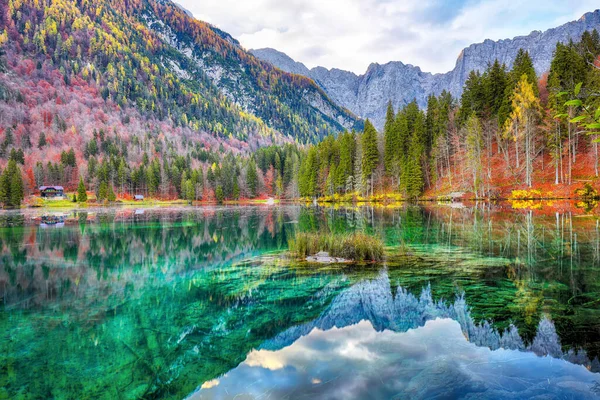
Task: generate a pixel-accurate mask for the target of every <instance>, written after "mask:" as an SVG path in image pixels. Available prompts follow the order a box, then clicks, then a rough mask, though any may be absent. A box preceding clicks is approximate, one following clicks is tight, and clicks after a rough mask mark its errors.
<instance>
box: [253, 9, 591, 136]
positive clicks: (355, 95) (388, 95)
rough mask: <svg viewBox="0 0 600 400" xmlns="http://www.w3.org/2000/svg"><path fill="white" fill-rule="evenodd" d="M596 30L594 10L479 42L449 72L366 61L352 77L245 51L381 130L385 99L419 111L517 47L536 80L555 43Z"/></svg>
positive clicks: (266, 51)
mask: <svg viewBox="0 0 600 400" xmlns="http://www.w3.org/2000/svg"><path fill="white" fill-rule="evenodd" d="M597 28H600V9H597V10H595V11H592V12H588V13H585V14H584V15H583V16H582V17H581V18H579V19H578V20H576V21H570V22H567V23H565V24H563V25H560V26H558V27H554V28H550V29H547V30H545V31H538V30H535V31H532V32H531V33H529V34H528V35H522V36H515V37H514V38H512V39H511V38H507V39H500V40H497V41H494V40H491V39H485V40H484V41H482V42H480V43H473V44H471V45H469V46H467V47H465V48H464V49H462V50H461V52H460V53H459V55H458V57H457V59H456V64H455V66H454V68H453V69H452V70H450V71H448V72H445V73H435V74H434V73H430V72H424V71H422V70H421V68H420V67H419V66H413V65H411V64H405V63H403V62H402V61H389V62H387V63H385V64H379V63H371V64H370V65H369V66H368V68H367V70H366V71H365V73H364V74H361V75H357V74H355V73H354V72H351V71H344V70H341V69H337V68H331V69H327V68H325V67H319V66H318V67H314V68H311V69H309V68H307V67H306V66H305V65H304V64H302V63H301V62H297V61H295V60H294V59H292V58H291V57H289V56H287V55H286V54H285V53H283V52H280V51H278V50H275V49H270V48H263V49H250V50H248V51H249V52H250V53H252V54H254V55H255V56H256V57H258V58H261V59H263V60H264V61H267V62H270V63H271V64H273V65H274V66H276V67H278V68H280V69H282V70H284V71H287V72H291V73H297V74H298V73H299V74H301V75H304V76H307V77H309V78H311V79H313V80H314V81H315V83H317V84H318V85H319V86H321V87H322V88H323V89H324V90H325V92H326V93H327V94H328V95H329V96H330V97H331V98H332V99H333V100H334V101H336V102H338V103H339V104H340V105H341V106H343V107H345V108H347V109H349V110H350V111H352V112H353V113H354V114H356V115H358V116H359V117H362V118H365V119H366V118H369V119H370V120H371V121H372V122H373V123H374V124H375V126H376V127H377V128H378V129H381V128H382V127H383V122H384V119H385V109H386V103H387V102H388V101H392V105H393V106H394V108H395V109H396V110H398V109H399V108H401V107H403V106H404V105H406V104H407V103H409V102H410V101H412V100H413V99H416V100H417V102H418V104H419V106H420V107H422V108H425V106H426V103H427V97H428V96H429V95H430V94H435V95H439V94H440V93H441V92H442V91H443V90H446V91H448V92H450V93H451V94H452V95H453V96H454V97H460V95H461V94H462V88H463V86H464V83H465V81H466V79H467V77H468V75H469V73H470V72H471V71H479V72H482V71H483V70H484V69H485V68H486V66H487V64H488V63H493V62H494V60H495V59H498V60H499V61H500V62H501V63H504V64H506V66H507V68H510V67H511V66H512V62H513V61H514V59H515V57H516V54H517V52H518V50H519V49H520V48H524V49H525V50H527V51H529V53H530V55H531V58H532V60H533V63H534V67H535V70H536V73H537V74H538V76H541V75H542V74H543V73H545V72H546V71H548V69H549V67H550V62H551V59H552V53H553V51H554V48H555V46H556V43H558V42H563V43H564V42H567V41H568V40H571V39H572V40H578V39H579V37H580V36H581V34H582V33H583V32H584V31H590V30H592V29H597Z"/></svg>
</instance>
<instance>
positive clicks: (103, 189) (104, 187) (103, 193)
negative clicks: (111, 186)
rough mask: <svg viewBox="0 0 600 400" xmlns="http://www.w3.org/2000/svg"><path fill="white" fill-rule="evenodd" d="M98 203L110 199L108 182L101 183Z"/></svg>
mask: <svg viewBox="0 0 600 400" xmlns="http://www.w3.org/2000/svg"><path fill="white" fill-rule="evenodd" d="M96 198H97V200H98V201H104V200H106V199H107V198H108V184H107V183H106V181H102V182H100V186H99V187H98V195H97V196H96Z"/></svg>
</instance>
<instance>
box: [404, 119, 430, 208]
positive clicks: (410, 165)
mask: <svg viewBox="0 0 600 400" xmlns="http://www.w3.org/2000/svg"><path fill="white" fill-rule="evenodd" d="M424 135H425V118H424V116H423V113H421V112H419V113H418V114H417V116H416V119H415V121H414V125H413V130H412V135H411V138H410V143H409V147H408V152H407V155H406V157H405V161H404V168H403V171H402V172H403V174H402V175H403V179H402V181H403V184H404V187H405V190H406V195H407V196H408V198H411V199H415V198H417V197H419V196H420V195H421V193H422V192H423V184H424V183H423V169H422V164H421V162H422V158H423V155H424V152H425V148H424V145H423V137H424Z"/></svg>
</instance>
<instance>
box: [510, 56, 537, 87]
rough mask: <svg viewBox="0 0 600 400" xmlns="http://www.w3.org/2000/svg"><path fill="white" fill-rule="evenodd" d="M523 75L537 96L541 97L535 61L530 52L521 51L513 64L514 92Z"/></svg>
mask: <svg viewBox="0 0 600 400" xmlns="http://www.w3.org/2000/svg"><path fill="white" fill-rule="evenodd" d="M523 75H526V76H527V81H528V82H529V84H530V85H531V87H532V89H533V93H534V94H535V96H536V97H537V96H539V95H540V91H539V88H538V78H537V75H536V73H535V68H534V66H533V61H532V60H531V57H530V56H529V52H528V51H525V50H523V49H519V51H518V52H517V56H516V57H515V61H514V62H513V67H512V69H511V71H510V80H511V90H514V88H515V87H516V86H517V84H518V83H519V81H520V80H521V77H522V76H523Z"/></svg>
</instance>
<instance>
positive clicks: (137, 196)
mask: <svg viewBox="0 0 600 400" xmlns="http://www.w3.org/2000/svg"><path fill="white" fill-rule="evenodd" d="M133 199H134V200H135V201H144V196H142V195H141V194H136V195H135V196H133Z"/></svg>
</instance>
